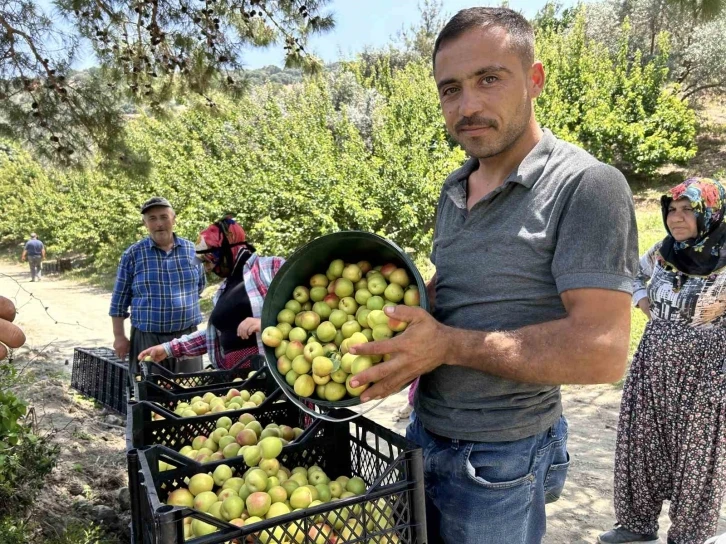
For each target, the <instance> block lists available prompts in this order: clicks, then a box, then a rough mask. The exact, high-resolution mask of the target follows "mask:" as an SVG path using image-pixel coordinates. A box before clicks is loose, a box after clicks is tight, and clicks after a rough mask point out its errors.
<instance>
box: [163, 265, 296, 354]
mask: <svg viewBox="0 0 726 544" xmlns="http://www.w3.org/2000/svg"><path fill="white" fill-rule="evenodd" d="M284 262H285V259H282V258H280V257H258V256H257V254H256V253H253V254H252V256H251V257H250V258H249V259H247V262H246V263H245V265H244V270H243V271H242V274H243V276H244V282H245V289H246V290H247V295H248V296H249V297H250V306H252V317H256V318H258V319H259V318H260V317H262V305H263V303H264V301H265V296H266V295H267V289H268V287H269V286H270V282H272V278H274V277H275V274H277V271H278V270H280V267H281V266H282V265H283V263H284ZM226 287H227V280H224V281H223V282H222V283H221V284H220V286H219V289H218V290H217V292H216V293H215V294H214V298H213V299H212V302H213V304H215V305H216V304H217V301H218V300H219V297H220V296H221V295H222V293H224V290H225V288H226ZM243 319H244V316H240V322H241V321H242V320H243ZM164 349H166V353H167V355H168V356H169V357H178V358H185V357H197V356H199V355H204V354H205V353H207V354H208V355H209V360H210V361H211V362H212V366H213V367H214V368H229V367H230V366H232V365H233V364H234V363H236V362H238V361H239V360H242V358H244V356H247V355H253V354H254V353H252V352H251V351H250V352H245V353H238V352H234V353H232V354H229V355H230V356H232V355H237V357H233V358H232V360H227V359H230V357H228V356H227V355H226V354H225V353H224V351H223V350H222V342H221V341H220V333H219V331H218V330H217V329H216V328H215V327H214V325H212V324H211V323H207V329H206V330H202V331H197V332H195V333H192V334H187V335H184V336H182V337H181V338H176V339H174V340H172V341H171V342H167V343H166V344H164ZM263 352H264V346H263V345H262V335H261V334H258V335H257V353H263Z"/></svg>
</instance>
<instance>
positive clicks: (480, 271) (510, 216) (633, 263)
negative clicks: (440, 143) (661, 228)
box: [415, 130, 638, 442]
mask: <svg viewBox="0 0 726 544" xmlns="http://www.w3.org/2000/svg"><path fill="white" fill-rule="evenodd" d="M478 164H479V163H478V161H477V160H476V159H470V160H469V161H467V162H466V163H465V164H464V166H463V167H461V168H460V169H459V170H457V171H455V172H454V173H453V174H451V175H450V176H449V178H448V179H447V180H446V182H445V183H444V186H443V188H442V191H441V196H440V198H439V203H438V208H437V217H436V228H435V233H434V243H433V251H432V254H431V260H432V261H433V263H434V264H435V265H436V277H437V281H436V304H435V309H434V316H435V317H436V319H438V320H439V321H441V322H442V323H445V324H446V325H450V326H453V327H457V328H461V329H469V330H480V331H507V330H515V329H519V328H521V327H524V326H526V325H533V324H536V323H544V322H547V321H552V320H555V319H561V318H563V317H565V316H566V311H565V308H564V306H563V304H562V300H561V299H560V293H562V292H563V291H567V290H569V289H579V288H603V289H612V290H617V291H624V292H627V293H630V292H631V291H632V285H633V277H634V275H635V272H636V271H637V266H638V250H637V227H636V223H635V210H634V207H633V198H632V194H631V192H630V189H629V187H628V184H627V182H626V181H625V178H624V177H623V175H622V174H621V173H620V172H619V171H618V170H616V169H615V168H613V167H611V166H608V165H605V164H603V163H601V162H599V161H598V160H597V159H595V158H594V157H592V156H591V155H590V154H588V153H587V152H586V151H584V150H582V149H580V148H578V147H576V146H574V145H572V144H569V143H567V142H564V141H562V140H559V139H557V138H556V137H555V136H554V135H553V134H552V133H551V132H550V131H549V130H545V131H544V136H543V138H542V139H541V140H540V142H539V143H538V144H537V146H536V147H535V148H534V149H533V150H532V151H531V152H530V153H529V155H527V157H526V158H525V159H524V160H523V161H522V163H521V164H520V165H519V167H518V168H516V169H515V170H514V171H513V172H512V173H511V174H510V175H509V176H508V177H507V179H506V180H505V182H504V184H503V185H502V186H500V187H498V188H497V189H495V190H494V191H492V192H491V193H489V194H488V195H486V196H485V197H484V198H482V199H481V200H480V201H479V202H477V203H476V205H474V207H473V208H472V209H471V211H467V208H466V193H467V179H468V177H469V175H470V174H471V173H472V172H473V171H474V170H476V169H477V168H478ZM415 409H416V414H417V415H418V417H419V418H420V419H421V421H422V423H423V424H424V426H425V427H426V428H427V429H428V430H430V431H432V432H434V433H436V434H439V435H442V436H446V437H449V438H458V439H460V440H472V441H479V442H503V441H510V440H519V439H522V438H526V437H528V436H532V435H535V434H538V433H540V432H542V431H544V430H546V429H547V428H549V427H550V426H551V425H552V424H553V423H554V422H555V421H556V420H557V419H558V418H559V417H560V415H561V413H562V405H561V402H560V388H559V386H549V385H540V384H530V383H520V382H514V381H510V380H506V379H503V378H499V377H496V376H493V375H490V374H487V373H485V372H482V371H479V370H475V369H471V368H466V367H463V366H455V365H445V366H444V365H442V366H440V367H439V368H437V369H436V370H434V371H432V372H430V373H429V374H425V375H423V376H422V377H421V381H420V384H419V388H418V392H417V394H416V400H415Z"/></svg>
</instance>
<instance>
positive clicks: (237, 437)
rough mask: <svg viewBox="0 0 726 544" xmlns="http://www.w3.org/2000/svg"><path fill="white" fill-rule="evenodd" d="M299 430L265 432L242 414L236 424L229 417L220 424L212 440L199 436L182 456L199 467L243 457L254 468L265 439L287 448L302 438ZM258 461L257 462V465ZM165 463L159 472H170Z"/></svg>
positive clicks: (274, 426)
mask: <svg viewBox="0 0 726 544" xmlns="http://www.w3.org/2000/svg"><path fill="white" fill-rule="evenodd" d="M302 434H303V430H302V429H301V428H300V427H290V426H288V425H277V424H276V423H269V424H268V425H267V426H266V427H265V428H262V424H261V423H260V422H259V421H257V420H256V419H255V416H253V415H252V414H250V413H246V414H242V415H241V416H239V419H238V420H237V421H236V422H234V423H233V422H232V419H231V418H229V417H228V416H222V417H220V418H219V419H218V420H217V426H216V429H215V430H214V431H213V432H212V433H211V434H210V435H209V436H203V435H200V436H196V437H194V439H193V440H192V443H191V445H186V446H184V447H183V448H181V449H180V450H179V453H181V454H182V455H185V456H187V457H189V458H190V459H193V460H194V461H197V462H198V463H213V462H215V461H221V460H223V459H232V458H234V457H238V456H243V457H244V459H245V462H246V463H247V466H255V465H256V464H257V463H259V461H260V459H261V458H262V449H261V443H262V442H263V441H264V439H265V438H268V437H275V438H279V439H280V440H281V441H282V445H283V446H286V445H287V444H289V443H290V442H293V441H295V440H297V439H298V438H300V436H301V435H302ZM250 446H254V447H250ZM255 459H256V460H257V462H255ZM168 468H169V467H167V465H166V463H163V462H162V463H160V465H159V469H160V470H167V469H168Z"/></svg>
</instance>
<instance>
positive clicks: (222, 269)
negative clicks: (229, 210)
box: [194, 216, 255, 278]
mask: <svg viewBox="0 0 726 544" xmlns="http://www.w3.org/2000/svg"><path fill="white" fill-rule="evenodd" d="M246 239H247V235H246V234H245V231H244V229H243V228H242V227H241V226H240V225H239V224H237V222H236V221H235V220H234V219H232V217H230V216H227V217H225V218H224V219H221V220H219V221H217V222H216V223H213V224H211V225H209V226H208V227H207V228H206V229H204V230H203V231H202V232H200V233H199V238H198V239H197V243H196V244H195V246H194V250H195V251H196V253H197V257H199V259H201V260H202V261H203V262H207V263H211V264H212V265H213V268H212V271H213V272H214V273H215V274H217V275H218V276H219V277H221V278H226V277H228V276H229V275H230V274H231V273H232V271H233V270H234V267H235V265H236V264H238V263H237V260H238V257H241V256H240V251H244V252H245V254H247V256H248V257H249V255H251V254H252V253H253V252H254V251H255V248H254V247H253V246H252V245H251V244H249V243H248V242H247V241H246ZM242 257H243V256H242ZM245 260H246V259H245Z"/></svg>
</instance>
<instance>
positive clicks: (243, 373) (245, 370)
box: [139, 355, 265, 388]
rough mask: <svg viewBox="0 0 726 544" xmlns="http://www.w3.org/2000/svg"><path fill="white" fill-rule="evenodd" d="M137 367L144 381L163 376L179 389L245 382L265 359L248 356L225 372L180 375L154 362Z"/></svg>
mask: <svg viewBox="0 0 726 544" xmlns="http://www.w3.org/2000/svg"><path fill="white" fill-rule="evenodd" d="M139 366H140V367H141V374H142V375H143V376H144V378H146V379H149V378H155V377H156V376H163V377H165V378H166V379H168V380H171V381H173V382H174V383H175V384H177V385H178V386H179V387H182V388H188V387H201V386H205V385H213V384H218V383H226V382H231V381H232V380H234V379H235V378H242V379H243V380H246V379H247V375H248V374H249V373H250V371H252V370H261V369H263V368H265V358H264V357H262V356H261V355H250V356H249V357H245V358H244V359H243V360H241V361H240V362H239V363H237V364H236V365H234V366H233V367H232V368H229V369H226V370H223V369H213V370H200V371H198V372H186V373H180V374H175V373H174V372H172V371H171V370H169V369H168V368H164V367H163V366H161V365H160V364H159V363H154V362H147V361H141V362H140V363H139Z"/></svg>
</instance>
